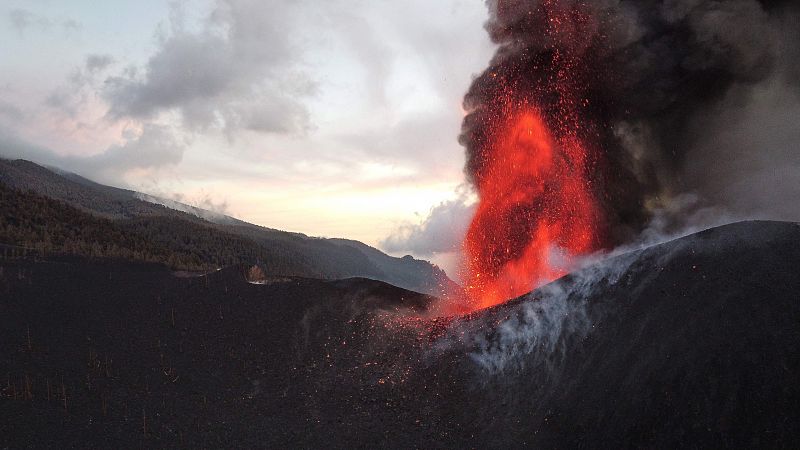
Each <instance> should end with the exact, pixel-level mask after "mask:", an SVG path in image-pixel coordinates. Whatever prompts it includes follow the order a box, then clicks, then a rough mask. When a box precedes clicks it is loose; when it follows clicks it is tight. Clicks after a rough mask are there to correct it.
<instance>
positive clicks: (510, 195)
mask: <svg viewBox="0 0 800 450" xmlns="http://www.w3.org/2000/svg"><path fill="white" fill-rule="evenodd" d="M492 147H493V148H492V149H491V153H492V155H493V156H492V158H491V160H490V161H489V162H488V164H487V166H486V168H485V172H484V176H483V177H482V179H481V180H480V182H479V184H478V186H477V189H478V192H479V195H480V202H479V204H478V207H477V210H476V213H475V216H474V217H473V219H472V222H471V224H470V226H469V229H468V231H467V234H466V237H465V239H464V243H463V250H464V253H465V256H466V262H465V266H466V267H465V269H466V274H465V275H466V276H465V281H466V292H467V297H468V299H469V302H470V305H469V306H470V309H478V308H483V307H488V306H492V305H495V304H498V303H501V302H503V301H505V300H508V299H510V298H513V297H516V296H518V295H521V294H524V293H526V292H529V291H530V290H531V289H532V288H533V287H534V286H536V285H537V284H541V283H543V282H547V281H550V280H553V279H555V278H557V277H559V276H561V275H563V274H564V273H565V271H566V270H567V268H568V265H569V262H570V260H571V259H572V258H574V257H575V256H576V255H580V254H585V253H587V252H591V251H594V250H596V249H597V248H598V243H599V236H598V229H597V224H598V223H599V221H600V220H599V219H600V216H599V209H598V207H597V206H596V205H595V201H594V199H593V195H592V189H591V180H590V179H588V178H587V177H586V176H585V175H586V172H587V162H588V160H587V157H588V153H587V151H586V148H585V147H584V146H583V145H582V144H581V142H580V141H579V140H577V139H576V138H575V137H574V136H568V137H562V138H558V137H556V136H553V134H552V133H551V132H550V130H549V129H548V127H547V125H546V123H545V121H544V120H543V118H542V115H541V113H540V112H538V111H536V110H535V109H530V110H525V111H519V112H516V113H515V114H513V115H510V117H508V119H507V123H506V124H505V125H504V132H503V134H502V135H501V136H499V137H498V138H497V139H496V141H495V142H494V144H493V146H492Z"/></svg>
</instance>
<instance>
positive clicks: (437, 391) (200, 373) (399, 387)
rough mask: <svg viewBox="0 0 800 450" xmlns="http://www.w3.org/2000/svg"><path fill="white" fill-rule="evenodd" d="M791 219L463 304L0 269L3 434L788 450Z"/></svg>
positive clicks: (106, 265) (222, 274)
mask: <svg viewBox="0 0 800 450" xmlns="http://www.w3.org/2000/svg"><path fill="white" fill-rule="evenodd" d="M798 264H800V225H798V224H795V223H785V222H740V223H735V224H731V225H726V226H722V227H718V228H713V229H709V230H706V231H702V232H699V233H696V234H692V235H689V236H685V237H682V238H679V239H676V240H673V241H670V242H666V243H663V244H659V245H655V246H652V247H649V248H646V249H642V250H638V251H634V252H630V253H626V254H623V255H620V256H617V257H614V258H609V259H607V260H604V261H602V262H599V263H597V264H595V265H591V266H587V267H585V268H584V269H582V270H579V271H577V272H574V273H571V274H569V275H566V276H564V277H562V278H560V279H558V280H556V281H554V282H552V283H550V284H547V285H544V286H542V287H540V288H539V289H537V290H536V291H534V292H532V293H530V294H526V295H523V296H521V297H518V298H516V299H514V300H512V301H509V302H506V303H504V304H502V305H499V306H495V307H492V308H489V309H483V310H478V311H476V312H473V313H470V314H468V315H466V316H453V317H436V316H435V315H433V314H432V311H433V310H434V306H435V304H436V303H435V302H436V301H437V300H436V299H435V298H434V297H430V296H427V295H423V294H418V293H415V292H412V291H407V290H404V289H400V288H396V287H393V286H391V285H388V284H385V283H383V282H380V281H375V280H368V279H361V278H355V279H347V280H339V281H325V280H315V279H310V278H298V277H280V278H267V279H265V280H262V281H261V282H260V283H259V284H253V283H248V282H247V281H246V279H245V276H244V272H245V268H244V267H236V266H234V267H229V268H226V269H223V270H220V271H217V272H213V273H209V274H206V275H203V276H193V277H187V276H181V277H178V276H175V274H173V273H172V272H171V271H170V270H169V269H167V268H166V267H165V266H161V265H157V264H146V263H137V262H129V261H124V260H102V259H84V258H78V257H48V258H44V259H42V258H39V259H33V258H16V259H6V260H3V261H2V264H0V267H2V268H1V269H0V324H1V325H2V326H0V375H2V376H3V378H4V379H3V380H0V381H2V382H0V419H2V420H0V446H2V447H10V448H16V447H27V446H34V447H55V446H58V447H72V446H80V447H144V446H146V447H201V446H202V447H220V446H225V447H230V446H236V447H265V446H266V447H287V446H288V447H352V446H370V447H372V446H380V447H456V446H458V447H462V446H469V447H509V446H532V447H547V448H552V447H555V448H563V447H596V446H598V445H601V446H604V447H618V446H620V447H642V446H646V447H649V446H659V447H674V446H681V447H684V446H699V447H712V446H713V447H718V446H725V447H743V446H758V447H791V446H795V445H796V443H797V442H798V441H800V429H798V427H797V426H796V424H797V423H798V420H800V388H798V384H797V382H796V381H797V379H798V377H799V376H800V327H799V326H798V324H800V302H798V296H799V295H800V274H799V273H798V271H797V267H798Z"/></svg>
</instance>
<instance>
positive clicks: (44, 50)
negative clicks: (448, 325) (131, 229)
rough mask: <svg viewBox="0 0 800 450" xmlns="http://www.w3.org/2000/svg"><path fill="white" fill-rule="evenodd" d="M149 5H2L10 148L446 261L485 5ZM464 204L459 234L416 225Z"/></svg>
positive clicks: (132, 184) (233, 211)
mask: <svg viewBox="0 0 800 450" xmlns="http://www.w3.org/2000/svg"><path fill="white" fill-rule="evenodd" d="M140 6H141V5H138V6H132V5H130V4H126V3H125V2H121V1H120V2H110V3H107V4H103V5H100V6H98V5H94V4H91V3H90V2H78V3H72V4H70V5H63V4H54V3H36V4H31V3H29V2H23V1H11V2H8V3H6V5H5V7H4V8H3V9H2V10H0V15H2V16H3V17H2V19H0V20H4V21H5V22H6V26H5V27H2V28H0V38H2V39H0V41H1V42H2V43H0V51H2V52H4V53H5V54H7V55H9V56H8V57H6V58H4V59H3V61H2V62H0V93H2V97H0V98H1V99H0V144H2V147H0V156H3V157H7V158H12V159H13V158H22V159H27V160H30V161H33V162H35V163H37V164H42V165H45V166H54V167H57V168H59V169H62V170H66V171H70V172H73V173H76V174H78V175H80V176H83V177H86V178H88V179H90V180H93V181H96V182H98V183H101V184H106V185H111V186H115V187H120V188H125V189H131V190H135V191H138V192H142V193H145V194H149V195H153V196H157V197H162V198H165V199H168V200H174V201H179V202H182V203H186V204H189V205H191V206H197V207H201V208H204V209H208V210H212V211H215V212H219V213H222V214H226V215H229V216H232V217H235V218H238V219H240V220H244V221H247V222H251V223H254V224H256V225H261V226H265V227H268V228H275V229H281V230H286V231H293V232H300V233H304V234H307V235H310V236H320V237H340V238H347V239H354V240H359V241H363V242H365V243H367V244H369V245H372V246H374V247H377V248H379V249H381V250H383V251H386V252H387V253H390V254H393V255H402V254H411V255H413V256H415V257H418V258H425V259H429V260H433V261H434V262H437V263H439V265H445V266H446V265H448V263H445V264H442V260H441V259H440V260H438V261H437V256H439V255H441V254H442V253H447V250H448V249H450V250H455V248H454V247H455V246H456V245H457V242H458V240H459V239H460V236H458V234H459V233H460V232H461V231H462V230H463V228H464V227H465V226H466V223H465V221H466V220H468V218H469V206H468V205H469V203H470V202H472V201H474V197H471V196H470V194H469V193H468V192H467V191H468V189H467V188H465V178H464V175H463V167H464V150H463V148H462V147H461V145H459V143H458V141H457V136H458V134H459V131H460V126H461V121H462V119H463V115H464V111H463V110H462V108H461V101H462V97H463V95H464V93H465V92H466V90H467V88H468V87H469V84H470V82H471V80H472V78H473V77H474V76H475V74H477V73H479V72H480V71H482V70H483V69H484V68H485V66H486V64H487V63H488V61H489V59H490V58H491V56H492V54H493V52H494V50H495V46H494V45H493V44H492V43H491V42H490V41H489V38H488V36H487V34H486V32H485V31H484V29H483V26H484V23H485V22H486V20H487V18H488V12H487V9H486V6H485V5H483V4H482V3H481V2H468V1H464V0H448V1H446V2H441V3H439V4H437V5H430V4H428V3H427V2H422V1H416V2H412V4H410V5H409V4H404V5H403V6H402V8H401V7H400V6H398V5H395V4H392V3H389V2H382V3H371V4H368V5H367V4H360V5H353V4H345V3H340V2H336V3H326V4H325V5H324V6H320V5H317V4H314V3H313V2H299V3H292V4H288V3H285V2H280V1H273V2H267V3H263V2H258V3H251V2H237V1H228V0H208V1H199V0H197V1H187V2H181V3H175V2H161V1H155V2H152V3H151V5H150V6H151V7H150V8H141V7H140ZM195 73H200V74H202V76H193V74H195ZM453 205H455V206H456V207H457V208H456V209H458V211H456V212H457V214H453V215H451V217H450V219H451V220H452V223H449V224H448V229H450V230H451V231H447V232H444V230H443V229H441V228H442V227H439V228H440V229H437V230H430V231H431V232H432V233H433V235H424V236H421V235H420V231H425V230H422V229H421V227H422V226H423V224H424V222H425V220H426V219H427V218H428V216H429V214H430V212H431V211H432V210H433V209H435V208H437V207H448V208H450V207H452V206H453ZM452 230H455V231H452ZM427 234H430V233H427ZM444 241H446V242H444ZM444 258H448V256H447V255H444ZM448 269H449V270H448V273H450V272H451V271H452V270H453V268H452V267H449V268H448Z"/></svg>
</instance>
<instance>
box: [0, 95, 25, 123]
mask: <svg viewBox="0 0 800 450" xmlns="http://www.w3.org/2000/svg"><path fill="white" fill-rule="evenodd" d="M0 117H3V118H5V119H9V120H11V121H13V122H19V121H21V120H22V119H24V118H25V113H24V112H22V110H21V109H19V108H18V107H17V106H16V105H14V104H12V103H9V102H7V101H5V100H2V99H0Z"/></svg>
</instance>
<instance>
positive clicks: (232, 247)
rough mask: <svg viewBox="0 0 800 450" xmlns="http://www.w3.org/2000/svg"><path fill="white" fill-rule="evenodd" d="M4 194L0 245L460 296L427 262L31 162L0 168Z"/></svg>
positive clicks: (1, 164)
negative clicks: (359, 280)
mask: <svg viewBox="0 0 800 450" xmlns="http://www.w3.org/2000/svg"><path fill="white" fill-rule="evenodd" d="M0 194H1V195H2V202H0V244H5V245H11V246H18V247H24V248H29V249H34V250H36V251H40V252H55V253H67V254H76V255H82V256H97V257H119V258H125V259H132V260H138V261H149V262H159V263H164V264H167V265H168V266H170V267H172V268H174V269H179V270H211V269H216V268H219V267H224V266H228V265H232V264H258V265H259V266H261V267H262V268H263V270H264V273H265V274H266V275H269V276H280V275H293V276H304V277H312V278H325V279H334V278H347V277H367V278H373V279H377V280H382V281H386V282H388V283H392V284H394V285H396V286H400V287H403V288H406V289H411V290H416V291H418V292H424V293H428V294H434V295H439V294H442V293H443V292H445V291H447V290H449V289H453V288H454V283H453V282H452V281H451V280H450V279H448V278H447V275H446V274H445V273H444V272H443V271H441V270H440V269H439V268H438V267H436V266H434V265H432V264H430V263H428V262H427V261H422V260H416V259H414V258H411V257H404V258H395V257H392V256H389V255H386V254H385V253H383V252H381V251H379V250H377V249H375V248H372V247H370V246H368V245H366V244H363V243H361V242H358V241H351V240H345V239H323V238H314V237H309V236H306V235H304V234H301V233H291V232H286V231H280V230H274V229H270V228H265V227H260V226H257V225H253V224H249V223H246V222H243V221H240V220H237V219H234V218H232V217H228V216H224V215H221V214H217V213H214V214H205V211H203V210H200V209H199V208H192V207H189V206H187V205H183V206H187V208H186V209H183V211H189V213H187V212H183V211H177V210H174V209H170V208H167V207H165V206H163V205H159V204H153V203H149V202H146V201H143V200H141V199H140V198H138V197H139V196H138V195H137V193H136V192H134V191H129V190H125V189H119V188H114V187H110V186H104V185H101V184H98V183H95V182H93V181H90V180H87V179H85V178H82V177H79V176H77V175H75V174H69V173H56V172H54V171H52V170H49V169H47V168H44V167H42V166H39V165H37V164H35V163H32V162H30V161H24V160H16V161H9V160H3V159H0ZM193 212H194V213H193ZM206 219H211V221H209V220H206ZM217 219H218V220H217Z"/></svg>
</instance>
